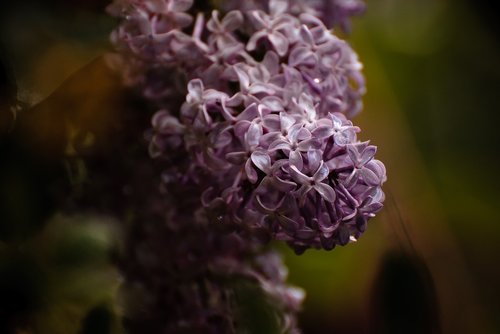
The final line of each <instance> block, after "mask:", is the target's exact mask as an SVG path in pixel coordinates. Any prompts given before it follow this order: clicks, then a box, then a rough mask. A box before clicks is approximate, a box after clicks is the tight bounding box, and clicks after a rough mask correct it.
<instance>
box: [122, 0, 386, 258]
mask: <svg viewBox="0 0 500 334" xmlns="http://www.w3.org/2000/svg"><path fill="white" fill-rule="evenodd" d="M160 4H161V5H160ZM190 5H191V2H190V1H180V0H177V1H175V0H170V1H130V2H127V3H126V5H123V3H121V2H117V3H115V7H116V6H121V12H120V11H117V10H116V9H115V10H114V12H113V13H115V14H117V13H118V14H117V15H118V16H122V17H123V18H124V23H123V24H122V25H121V26H120V27H119V28H118V29H117V30H116V32H115V33H114V35H113V41H114V43H115V44H116V45H117V48H118V49H119V50H120V51H121V52H122V54H125V55H128V56H129V57H130V58H132V59H133V61H131V62H129V64H130V67H135V68H137V67H139V69H138V70H136V71H135V72H136V73H140V72H141V70H142V73H148V72H150V71H151V70H155V71H161V70H164V71H169V69H170V70H171V72H175V71H176V70H178V69H181V71H182V76H184V78H185V79H184V80H186V84H185V86H184V87H186V88H185V90H184V93H183V92H182V88H181V89H178V90H177V91H175V90H172V89H170V90H168V89H167V90H165V91H164V94H163V95H161V96H160V100H159V101H158V105H159V107H160V108H161V111H160V112H159V113H158V114H157V115H155V118H154V119H153V127H154V129H153V131H154V133H155V135H154V137H153V138H154V140H153V141H151V152H154V155H155V156H161V155H162V154H167V153H165V152H167V151H168V150H172V149H179V145H180V146H182V149H183V150H186V152H188V153H189V154H190V156H191V159H192V160H191V161H192V163H191V166H190V167H189V168H188V169H187V170H185V173H184V174H185V176H184V179H185V180H191V181H193V182H195V183H197V185H198V187H199V189H201V192H202V195H201V203H202V205H203V206H204V207H205V209H206V210H207V212H210V211H213V210H217V212H218V214H217V219H218V220H220V221H222V222H225V223H226V224H231V225H234V226H237V229H244V230H246V231H254V232H255V233H261V232H262V231H265V232H266V233H268V234H269V235H270V236H271V237H273V238H276V239H279V240H284V241H286V242H287V243H288V244H289V245H290V246H291V247H293V248H294V249H295V250H296V251H297V252H302V251H303V250H305V249H307V248H310V247H314V248H323V249H332V248H334V247H335V246H336V245H345V244H347V243H349V242H350V241H355V240H357V239H358V237H359V236H360V235H361V234H362V232H364V230H365V227H366V223H367V221H368V219H369V218H371V217H373V216H375V214H376V213H377V212H378V211H379V210H380V209H381V207H382V202H383V201H384V193H383V191H382V190H381V185H382V184H383V183H384V182H385V180H386V171H385V167H384V165H383V164H382V163H381V162H380V161H379V160H377V159H375V153H376V147H375V146H373V145H370V143H369V142H361V141H359V140H358V139H357V136H358V133H359V132H360V129H359V128H358V127H357V126H354V125H353V123H352V121H351V120H350V119H351V118H352V117H353V116H354V115H356V114H357V113H358V112H359V111H360V109H361V96H362V95H363V93H364V90H365V88H364V78H363V75H362V74H361V72H360V71H361V68H362V65H361V63H360V62H359V61H358V58H357V55H356V53H355V52H354V51H353V50H352V49H351V47H350V46H349V44H348V43H346V42H345V41H344V40H342V39H340V38H339V37H337V36H336V35H334V34H332V33H331V31H329V30H328V28H327V26H331V25H344V26H345V25H346V24H347V23H346V22H347V17H348V16H349V15H351V14H355V13H358V12H360V11H362V8H363V5H362V3H361V2H359V1H356V0H331V1H326V0H324V1H319V0H318V1H298V0H296V1H293V0H290V1H287V0H271V1H258V0H254V1H249V2H242V1H238V2H232V1H229V2H228V3H227V7H226V8H228V9H233V10H232V11H230V12H228V13H227V14H226V15H221V14H220V13H219V12H217V11H213V12H212V13H211V15H210V16H208V17H205V15H204V14H202V13H200V14H198V15H197V17H196V18H192V17H191V16H189V14H186V12H185V11H186V10H187V9H188V8H189V6H190ZM299 8H300V10H299ZM323 9H324V10H323ZM123 13H125V14H123ZM319 13H323V14H322V15H325V17H322V16H321V15H319ZM327 17H328V18H329V19H328V20H327ZM325 22H326V23H327V24H328V25H325ZM159 27H161V28H159ZM134 61H135V62H134ZM137 80H138V82H140V83H142V84H143V85H145V86H146V87H147V86H148V85H152V84H153V83H150V82H148V78H147V77H146V76H145V77H142V78H139V79H137ZM155 80H156V81H157V82H155V83H154V84H156V85H158V86H160V87H162V86H168V82H169V81H170V80H171V78H170V77H168V76H166V77H165V78H164V79H163V80H164V82H161V80H162V79H161V78H155ZM179 80H182V79H179ZM132 81H133V80H132ZM158 81H159V83H158ZM181 87H182V86H181ZM179 94H185V96H186V98H185V101H184V102H183V103H182V105H179V104H177V107H175V105H176V104H175V102H173V101H174V98H175V96H178V95H179ZM172 106H174V107H172ZM169 145H170V146H169ZM172 145H174V146H172ZM175 145H177V146H175ZM202 174H203V175H209V177H208V178H200V175H202ZM186 182H188V181H186Z"/></svg>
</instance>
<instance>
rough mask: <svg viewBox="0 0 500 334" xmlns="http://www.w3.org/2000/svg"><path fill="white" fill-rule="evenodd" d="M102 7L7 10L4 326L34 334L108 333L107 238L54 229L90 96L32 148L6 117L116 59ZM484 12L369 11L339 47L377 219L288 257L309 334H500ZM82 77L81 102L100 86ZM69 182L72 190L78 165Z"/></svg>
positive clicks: (499, 103) (35, 124)
mask: <svg viewBox="0 0 500 334" xmlns="http://www.w3.org/2000/svg"><path fill="white" fill-rule="evenodd" d="M105 5H106V2H105V1H100V0H94V1H62V0H59V1H56V0H52V1H23V2H19V3H16V4H10V5H6V4H2V5H0V61H1V65H2V68H1V70H0V83H1V90H0V97H1V98H0V101H1V104H0V108H1V109H2V110H1V112H2V113H1V117H0V125H1V126H0V128H1V129H2V147H1V148H2V156H1V157H0V172H1V174H2V175H1V177H0V182H1V184H0V188H1V190H0V198H1V200H2V203H1V205H0V208H1V209H2V211H1V212H0V238H1V240H2V241H1V242H0V253H1V259H0V260H1V261H0V293H2V296H1V297H0V316H1V320H2V321H4V322H9V321H18V320H19V319H21V320H23V321H21V320H19V323H23V322H24V323H33V322H36V323H37V324H38V325H37V326H38V327H37V328H38V331H39V332H46V333H76V332H78V331H84V330H85V328H87V331H89V332H92V333H98V331H97V330H96V329H95V328H94V329H92V327H88V326H91V325H88V324H87V325H82V323H83V324H85V323H86V322H85V321H87V323H90V324H94V323H97V324H101V326H100V327H99V326H97V327H96V328H99V330H101V331H102V332H103V333H104V332H106V330H107V329H109V330H112V328H113V321H114V320H113V319H114V318H113V315H112V314H113V306H110V305H112V298H113V292H114V289H115V288H116V276H115V273H114V271H113V269H112V268H110V267H109V266H108V265H107V262H106V259H107V258H108V253H107V251H106V249H107V247H109V244H110V241H109V239H110V234H111V233H110V232H109V230H107V228H105V227H103V225H101V224H99V222H94V220H92V219H91V222H90V223H85V224H81V225H78V224H77V225H76V226H77V227H78V228H75V227H74V225H71V226H73V227H71V228H68V227H66V225H64V224H63V223H61V220H64V219H62V218H57V216H55V217H56V218H54V215H56V214H57V212H58V208H59V206H58V205H59V203H60V200H61V198H62V199H64V197H65V196H66V193H65V191H66V190H65V187H66V185H67V175H68V168H67V166H62V165H61V164H60V163H59V159H60V157H61V155H62V154H63V153H62V152H66V151H65V148H64V147H60V146H61V145H62V144H60V143H61V142H65V141H66V140H68V138H67V136H68V134H67V133H66V132H65V131H63V130H61V127H60V126H58V125H57V124H59V123H58V121H59V120H60V119H61V118H64V117H66V116H64V115H66V114H67V113H72V112H73V113H75V112H76V111H75V110H73V109H74V108H76V107H75V105H79V103H78V101H79V100H78V99H80V98H81V99H86V98H89V99H92V97H88V96H86V95H84V96H83V97H76V98H75V99H74V100H75V101H76V102H75V103H74V104H71V103H70V104H65V105H64V107H63V106H62V105H60V104H57V103H56V104H49V105H50V107H48V108H42V109H43V110H45V112H44V113H43V114H42V113H40V115H41V116H40V117H36V118H32V119H33V121H29V122H28V121H27V123H28V125H26V128H25V129H28V130H29V131H32V133H31V132H29V131H28V132H27V130H26V131H24V132H12V131H10V130H11V126H12V124H14V122H13V119H12V115H13V113H12V111H11V109H12V108H15V107H16V106H17V105H19V106H22V107H23V108H28V109H29V108H31V107H33V108H35V109H36V108H37V106H38V105H39V103H40V102H42V101H46V99H47V98H48V97H49V96H51V94H52V93H53V92H54V91H59V92H61V90H62V91H63V93H60V94H62V95H64V94H69V93H67V91H65V85H67V82H66V83H65V84H63V83H64V82H65V80H66V79H67V78H69V77H71V76H74V75H75V73H77V72H78V71H79V69H81V68H82V67H84V66H85V65H86V64H88V63H89V62H91V61H92V60H94V59H95V58H96V57H99V56H100V55H102V54H103V53H104V52H106V51H108V50H109V44H108V35H109V32H110V31H111V30H112V29H113V27H114V26H115V25H116V22H115V21H114V20H113V19H110V18H109V17H107V16H106V15H105V14H104V13H103V8H104V7H105ZM492 6H493V5H492V2H490V1H485V0H484V1H472V0H470V1H466V0H457V1H451V0H434V1H432V0H405V1H400V0H371V1H369V2H368V6H367V12H366V13H365V15H364V16H363V17H360V18H356V19H354V23H353V29H352V34H351V35H350V36H349V37H347V38H348V39H349V41H350V42H351V43H352V45H353V47H354V48H355V50H357V52H358V54H359V57H360V59H361V61H362V62H363V63H364V66H365V75H366V77H367V82H368V86H367V87H368V93H367V95H366V97H365V108H364V111H363V112H362V114H361V115H360V116H358V117H357V118H356V119H355V120H354V121H355V123H357V124H359V125H360V126H361V127H362V129H363V132H362V135H361V138H362V139H371V140H372V143H374V144H375V145H377V146H378V147H379V152H378V155H379V157H380V159H381V160H383V161H384V163H385V164H386V166H387V169H388V178H389V181H388V183H387V185H386V188H385V189H386V192H387V201H386V208H385V209H384V210H383V212H382V213H381V214H380V216H379V217H377V218H376V219H375V220H373V221H372V222H371V224H370V227H369V228H368V230H367V233H366V235H364V236H363V237H362V238H361V239H360V241H359V242H358V243H357V244H355V245H349V246H348V247H345V248H339V249H335V250H334V251H333V252H317V251H310V252H306V254H304V255H302V256H299V257H297V256H295V255H293V254H292V253H291V252H289V251H288V250H286V249H283V251H284V253H285V256H286V260H287V263H288V265H289V269H290V280H291V282H292V283H294V284H297V285H299V286H302V287H303V288H305V290H306V291H307V294H308V297H307V300H306V302H305V305H304V312H303V313H302V315H301V324H302V327H303V328H304V332H305V333H318V332H342V333H368V332H378V333H401V332H404V333H422V332H429V333H430V332H439V331H441V332H444V333H497V332H500V318H499V317H498V315H499V314H500V303H499V302H498V301H499V300H500V285H499V284H498V282H499V281H500V269H499V268H500V267H499V266H498V260H497V256H498V254H500V238H499V232H500V218H499V214H500V210H499V209H498V207H499V199H500V195H499V194H500V178H499V176H498V173H499V171H500V164H499V160H500V158H499V156H498V154H499V150H498V147H499V146H500V139H499V135H498V133H499V121H500V116H499V114H500V98H499V92H498V91H499V89H500V62H499V59H500V38H499V36H500V23H499V20H498V11H497V8H493V7H492ZM80 75H81V73H80ZM78 78H79V79H78V80H79V81H81V83H82V86H81V87H83V88H81V87H80V89H82V90H84V91H85V92H93V90H92V89H90V88H89V86H92V87H94V88H95V87H97V88H95V89H98V88H99V87H102V85H101V84H102V83H101V82H96V80H95V79H85V76H78ZM80 78H81V79H80ZM61 84H63V85H62V86H61ZM106 87H107V86H106ZM71 96H73V95H71ZM77 96H79V95H77ZM105 109H106V108H105V107H103V110H104V111H105ZM47 110H48V111H47ZM51 110H52V111H51ZM104 111H103V112H104ZM78 112H82V113H83V112H85V110H84V109H82V110H80V111H78ZM106 119H107V120H108V121H109V119H110V118H109V117H108V118H104V120H106ZM99 120H103V119H100V118H99V117H97V116H96V121H95V122H99ZM104 128H105V129H109V132H108V133H107V135H109V136H112V127H111V126H110V127H104ZM44 129H45V130H44ZM44 131H45V132H44ZM103 131H104V130H103ZM40 132H44V133H45V134H43V135H42V134H40ZM13 133H14V134H13ZM47 133H49V134H51V135H48V134H47ZM103 133H106V131H104V132H103ZM38 136H40V137H38ZM33 138H35V139H36V138H42V139H45V140H46V141H43V140H41V141H40V142H39V143H38V144H37V145H35V144H33V141H35V142H36V140H34V139H33ZM47 138H49V139H50V140H47ZM101 138H104V140H105V138H106V136H103V137H101ZM43 143H47V144H46V145H45V144H43ZM69 170H70V171H71V173H70V174H71V175H73V176H74V175H76V176H77V177H78V175H79V174H78V166H77V167H75V166H73V167H71V168H69ZM75 170H76V171H75ZM70 183H71V182H70ZM56 185H59V186H57V187H56ZM61 189H62V190H61ZM13 222H16V223H13ZM61 226H64V227H61ZM68 247H69V248H68ZM20 249H22V251H20ZM68 249H69V250H71V251H69V250H68ZM58 252H62V253H65V254H70V255H71V254H73V255H74V256H73V257H71V256H70V257H69V258H66V259H63V260H61V259H60V258H59V257H57V256H55V255H53V254H57V253H58ZM54 256H55V257H56V260H54ZM47 273H49V274H47ZM104 273H106V274H104ZM75 277H78V279H76V278H75ZM13 282H15V283H16V284H13ZM69 282H71V284H70V283H69ZM55 287H57V288H55ZM13 319H14V320H13ZM60 319H65V321H63V322H62V324H61V321H60ZM88 319H90V320H88ZM82 326H83V327H82ZM85 326H87V327H85ZM82 328H83V329H82ZM88 328H91V329H88ZM26 331H27V332H29V329H26Z"/></svg>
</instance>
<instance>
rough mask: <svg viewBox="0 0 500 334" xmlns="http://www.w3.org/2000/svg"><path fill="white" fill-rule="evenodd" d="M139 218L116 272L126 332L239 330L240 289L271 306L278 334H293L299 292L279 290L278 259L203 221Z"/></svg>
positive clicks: (283, 273)
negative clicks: (255, 293) (120, 277)
mask: <svg viewBox="0 0 500 334" xmlns="http://www.w3.org/2000/svg"><path fill="white" fill-rule="evenodd" d="M162 207H163V208H164V209H165V208H168V205H162ZM173 211H175V209H173V208H172V210H169V212H173ZM144 218H145V217H144V216H141V221H136V222H135V224H134V227H133V228H132V229H131V231H130V232H129V233H128V240H127V241H126V245H127V247H126V254H124V256H123V263H121V266H120V267H121V271H122V274H123V276H124V279H125V281H124V284H123V285H122V286H121V289H120V293H119V296H120V299H121V300H122V304H123V305H124V314H123V316H124V326H125V329H126V330H127V333H213V334H220V333H228V334H229V333H231V334H233V333H239V332H242V331H244V326H245V321H246V319H242V315H241V301H239V300H238V298H239V296H238V294H239V293H240V290H241V288H242V287H245V286H253V287H255V288H254V289H258V290H256V291H261V294H262V297H263V299H264V301H265V302H266V303H268V304H269V305H272V309H271V312H272V314H271V316H272V321H273V322H275V323H276V325H277V326H278V327H279V332H280V333H290V334H293V333H299V331H298V328H297V322H296V317H295V314H296V313H297V311H298V310H299V308H300V305H301V303H302V300H303V298H304V292H303V291H302V290H301V289H298V288H294V287H290V286H287V285H286V284H285V281H286V276H287V271H286V268H285V267H284V265H283V263H282V262H281V258H280V257H279V255H277V254H276V253H273V252H262V250H261V249H256V248H255V247H253V246H254V244H253V243H252V242H248V241H247V240H244V239H243V238H242V237H241V236H240V235H237V234H236V233H234V232H233V233H223V232H221V231H220V230H217V229H214V228H213V227H212V226H210V224H209V223H208V222H207V221H206V220H204V219H193V217H189V215H187V216H182V215H175V216H174V217H169V218H168V219H165V218H160V219H158V218H154V217H149V219H148V220H144ZM171 218H175V220H172V219H171ZM183 219H188V220H187V221H184V220H183ZM180 222H183V223H184V224H182V225H181V224H179V223H180Z"/></svg>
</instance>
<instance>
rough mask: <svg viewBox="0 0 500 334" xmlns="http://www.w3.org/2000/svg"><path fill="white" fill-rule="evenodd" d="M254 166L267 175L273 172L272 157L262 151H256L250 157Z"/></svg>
mask: <svg viewBox="0 0 500 334" xmlns="http://www.w3.org/2000/svg"><path fill="white" fill-rule="evenodd" d="M250 159H251V160H252V162H253V164H254V165H255V166H256V167H257V168H258V169H260V170H261V171H263V172H264V173H266V174H269V173H270V172H271V157H270V156H269V154H267V153H265V152H262V151H255V152H253V153H252V155H251V156H250Z"/></svg>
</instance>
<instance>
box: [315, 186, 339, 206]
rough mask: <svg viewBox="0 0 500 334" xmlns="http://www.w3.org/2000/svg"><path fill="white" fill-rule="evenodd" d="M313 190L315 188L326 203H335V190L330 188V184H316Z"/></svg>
mask: <svg viewBox="0 0 500 334" xmlns="http://www.w3.org/2000/svg"><path fill="white" fill-rule="evenodd" d="M313 188H314V190H316V191H317V192H318V194H320V195H321V197H323V199H324V200H325V201H327V202H330V203H333V202H335V198H336V195H335V190H333V188H332V187H330V186H329V185H328V184H326V183H316V184H315V185H314V186H313Z"/></svg>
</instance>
